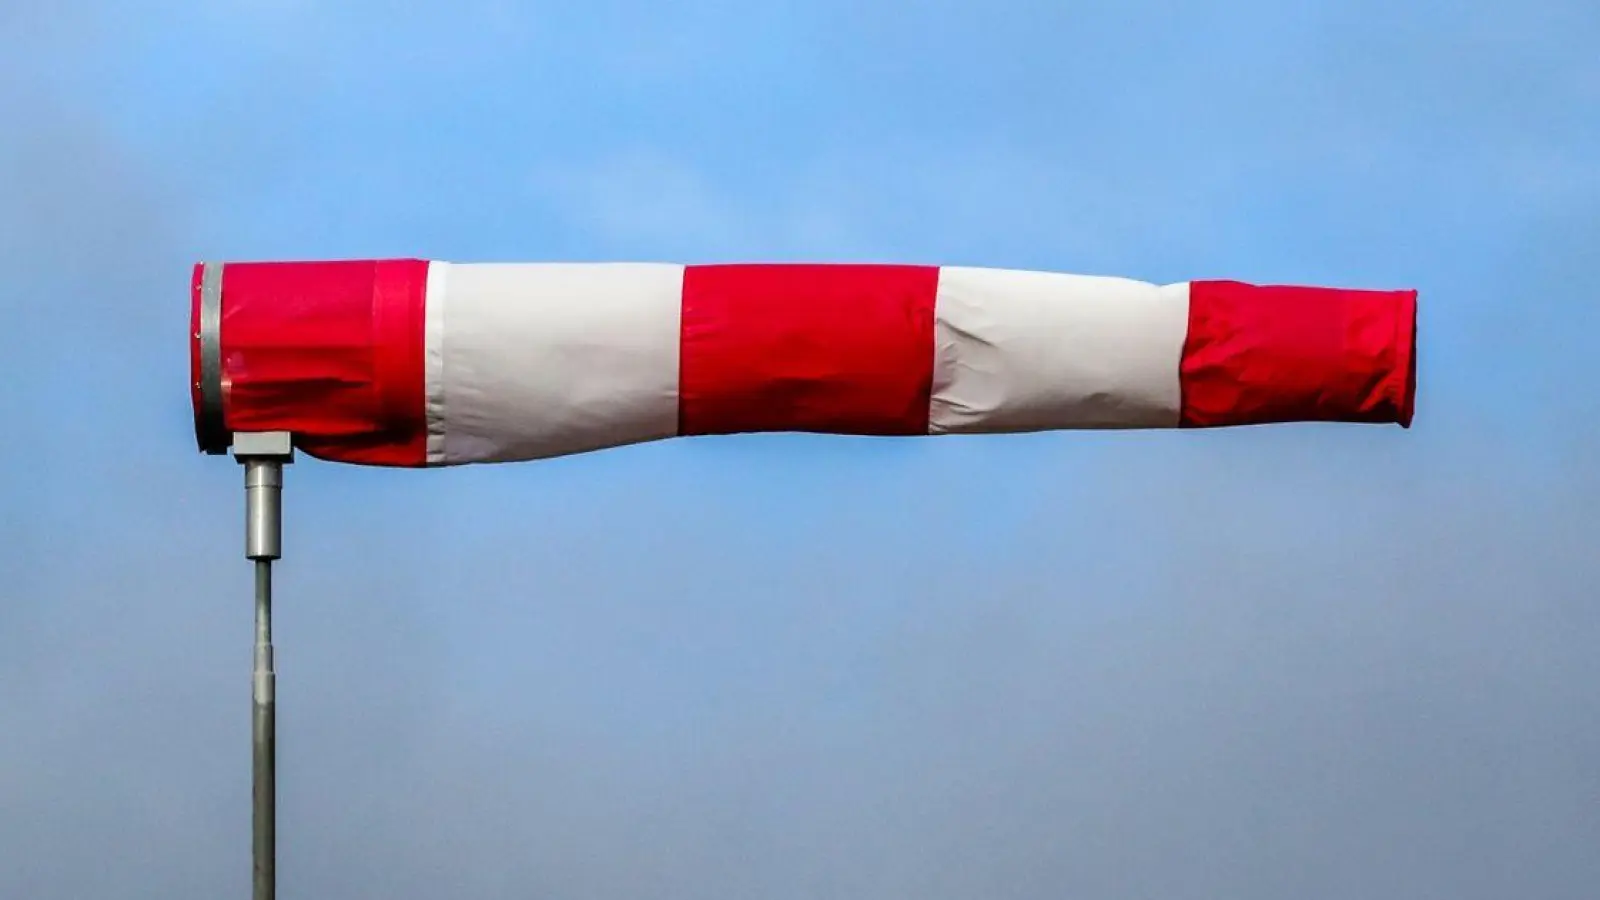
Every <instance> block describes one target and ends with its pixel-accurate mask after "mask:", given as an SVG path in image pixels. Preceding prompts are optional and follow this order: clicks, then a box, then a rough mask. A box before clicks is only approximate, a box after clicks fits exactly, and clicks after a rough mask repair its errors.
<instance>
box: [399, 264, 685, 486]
mask: <svg viewBox="0 0 1600 900" xmlns="http://www.w3.org/2000/svg"><path fill="white" fill-rule="evenodd" d="M442 265H444V264H442V263H437V262H435V263H433V266H434V267H440V266H442ZM436 283H437V284H439V285H443V286H444V289H443V290H442V292H440V293H439V294H435V293H434V292H433V289H434V286H435V284H436ZM682 286H683V266H681V265H674V264H656V263H591V264H585V263H513V264H473V265H455V266H450V267H449V271H448V273H447V274H441V276H440V277H439V278H438V280H437V282H436V281H435V279H434V278H432V277H431V270H430V278H429V294H428V297H427V304H428V319H427V321H428V329H429V333H428V346H429V347H430V348H432V347H433V346H434V345H435V344H437V345H438V347H439V352H438V359H439V362H438V366H437V368H435V367H434V366H433V365H430V366H429V367H428V378H429V383H428V386H427V396H428V398H429V402H428V416H429V422H428V427H429V435H430V441H429V445H428V464H429V465H453V464H457V463H466V462H496V461H505V460H526V459H541V458H546V457H552V456H562V455H566V454H571V453H581V452H585V451H588V450H598V449H601V448H604V447H615V446H621V445H624V444H633V443H639V442H643V441H650V440H656V439H660V438H668V437H672V436H674V435H676V434H677V430H678V346H679V328H680V317H681V311H682ZM431 359H432V355H431V354H430V360H431ZM434 434H440V435H442V440H440V441H439V442H438V444H437V445H436V444H435V442H434V441H433V440H432V439H431V438H432V436H433V435H434Z"/></svg>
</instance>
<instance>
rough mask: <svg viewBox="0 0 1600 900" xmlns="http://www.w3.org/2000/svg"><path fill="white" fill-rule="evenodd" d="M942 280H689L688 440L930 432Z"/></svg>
mask: <svg viewBox="0 0 1600 900" xmlns="http://www.w3.org/2000/svg"><path fill="white" fill-rule="evenodd" d="M938 286H939V269H938V268H937V267H933V266H890V265H716V266H689V267H688V268H687V269H686V270H685V272H684V284H683V319H682V335H683V337H682V344H681V355H680V358H679V407H678V416H679V419H678V421H679V433H680V434H684V435H695V434H733V433H740V432H756V431H809V432H834V433H839V434H876V435H909V434H926V433H927V431H928V398H929V392H930V390H931V385H932V380H933V357H934V353H933V314H934V301H935V298H936V295H937V292H938Z"/></svg>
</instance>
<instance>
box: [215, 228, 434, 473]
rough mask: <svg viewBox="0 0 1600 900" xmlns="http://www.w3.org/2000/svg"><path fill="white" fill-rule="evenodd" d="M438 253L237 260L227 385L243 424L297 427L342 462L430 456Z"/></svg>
mask: <svg viewBox="0 0 1600 900" xmlns="http://www.w3.org/2000/svg"><path fill="white" fill-rule="evenodd" d="M427 276H428V263H427V262H426V261H423V260H409V259H408V260H379V261H372V260H363V261H340V262H307V263H230V264H228V265H227V266H225V267H224V268H223V273H222V323H221V325H222V327H221V343H222V388H223V403H224V412H225V419H226V422H227V425H228V428H229V429H231V430H233V431H236V432H238V431H290V432H293V433H294V435H295V438H296V444H297V446H299V447H300V448H301V449H302V450H304V451H305V452H306V453H308V454H310V455H312V456H315V457H320V458H323V459H329V460H335V461H339V462H352V463H370V464H375V465H390V466H420V465H423V463H424V462H425V459H426V455H427V422H426V415H425V411H424V398H423V342H424V334H423V329H424V309H425V302H426V300H425V294H426V286H427Z"/></svg>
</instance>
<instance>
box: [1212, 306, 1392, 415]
mask: <svg viewBox="0 0 1600 900" xmlns="http://www.w3.org/2000/svg"><path fill="white" fill-rule="evenodd" d="M1416 300H1417V292H1416V291H1370V290H1342V289H1336V288H1319V287H1283V286H1256V285H1249V284H1243V283H1240V282H1236V281H1196V282H1192V283H1191V285H1190V292H1189V333H1188V338H1187V340H1186V341H1185V343H1184V350H1183V362H1182V365H1181V367H1180V374H1181V379H1182V393H1183V414H1182V425H1183V426H1184V427H1188V428H1205V427H1216V426H1228V425H1258V424H1268V423H1275V422H1295V421H1324V422H1326V421H1335V422H1367V423H1398V424H1400V425H1402V426H1406V427H1409V426H1410V425H1411V416H1412V410H1413V407H1414V403H1415V394H1416Z"/></svg>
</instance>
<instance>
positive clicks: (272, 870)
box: [233, 432, 294, 900]
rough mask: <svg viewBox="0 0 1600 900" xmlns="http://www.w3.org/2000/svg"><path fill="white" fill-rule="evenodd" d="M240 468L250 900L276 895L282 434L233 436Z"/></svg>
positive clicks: (285, 438)
mask: <svg viewBox="0 0 1600 900" xmlns="http://www.w3.org/2000/svg"><path fill="white" fill-rule="evenodd" d="M233 457H234V459H236V460H238V461H239V462H240V463H241V464H242V465H243V466H244V496H245V551H244V553H245V557H246V558H248V559H250V560H252V561H254V562H255V566H256V616H255V619H256V627H255V633H256V646H255V665H254V669H253V672H252V677H251V686H250V701H251V719H250V737H251V746H252V755H253V765H252V769H251V771H252V779H251V781H252V788H251V838H252V839H251V856H252V859H253V866H252V869H253V874H252V877H251V881H252V884H253V885H254V891H253V893H252V896H253V897H254V900H274V897H275V895H276V893H277V816H278V809H277V807H278V797H277V717H278V700H277V696H276V680H277V673H276V671H275V670H274V666H273V659H272V561H273V560H275V559H279V558H280V557H282V556H283V467H284V466H285V465H288V464H289V463H291V462H293V461H294V449H293V444H292V442H291V440H290V437H289V435H288V434H287V433H285V432H270V433H261V434H235V435H234V436H233Z"/></svg>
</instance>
